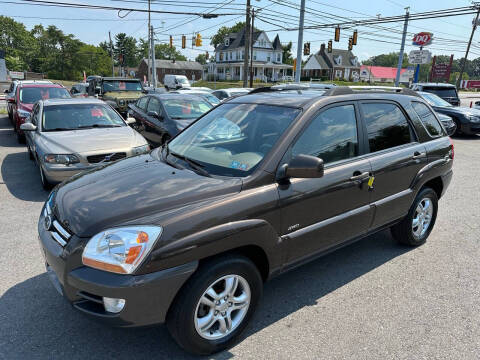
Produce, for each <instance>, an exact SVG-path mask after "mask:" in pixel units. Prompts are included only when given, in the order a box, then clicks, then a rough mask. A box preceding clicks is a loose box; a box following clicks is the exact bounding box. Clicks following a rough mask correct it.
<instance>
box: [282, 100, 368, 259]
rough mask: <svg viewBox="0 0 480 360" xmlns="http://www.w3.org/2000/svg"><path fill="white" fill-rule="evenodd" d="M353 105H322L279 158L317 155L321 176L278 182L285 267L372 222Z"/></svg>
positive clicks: (363, 229)
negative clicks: (321, 163)
mask: <svg viewBox="0 0 480 360" xmlns="http://www.w3.org/2000/svg"><path fill="white" fill-rule="evenodd" d="M358 123H359V116H358V109H357V105H356V104H355V103H353V102H349V103H341V104H335V105H333V106H330V107H328V108H326V109H322V110H321V111H320V112H319V113H318V114H317V115H315V116H314V117H313V118H312V120H311V121H310V123H309V124H308V125H307V126H306V128H304V130H303V132H302V133H301V134H300V135H299V137H297V139H296V140H295V141H294V143H293V146H292V147H291V149H290V150H289V153H287V155H286V157H285V161H282V163H284V162H288V160H289V159H290V158H293V157H295V156H297V155H299V154H305V155H312V156H317V157H319V158H321V159H323V161H324V164H325V169H324V175H323V177H321V178H314V179H299V178H292V179H290V181H289V183H288V184H280V185H279V196H280V206H281V216H282V234H283V236H282V238H283V239H284V240H286V241H287V242H288V246H287V247H288V255H287V259H286V263H287V266H288V265H290V264H294V263H296V262H297V261H302V260H306V259H307V258H309V257H313V256H315V255H316V254H317V253H319V252H322V251H325V250H327V249H329V248H332V247H335V246H337V245H340V244H341V243H343V242H345V241H348V240H350V239H352V238H354V237H356V236H358V235H361V234H365V233H366V232H367V230H368V228H369V225H370V223H371V221H372V217H373V210H372V209H371V207H370V205H369V197H370V194H369V190H368V186H367V181H368V179H369V176H370V172H371V167H370V162H369V161H368V159H364V158H362V157H361V156H360V155H362V154H363V153H364V151H365V146H364V142H363V140H362V139H363V134H362V127H360V126H358Z"/></svg>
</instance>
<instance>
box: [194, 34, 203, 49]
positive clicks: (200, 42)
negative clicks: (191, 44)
mask: <svg viewBox="0 0 480 360" xmlns="http://www.w3.org/2000/svg"><path fill="white" fill-rule="evenodd" d="M195 46H197V47H198V46H202V35H200V34H197V38H196V39H195Z"/></svg>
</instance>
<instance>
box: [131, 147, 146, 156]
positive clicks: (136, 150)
mask: <svg viewBox="0 0 480 360" xmlns="http://www.w3.org/2000/svg"><path fill="white" fill-rule="evenodd" d="M149 151H150V146H149V145H142V146H137V147H134V148H132V155H140V154H145V153H147V152H149Z"/></svg>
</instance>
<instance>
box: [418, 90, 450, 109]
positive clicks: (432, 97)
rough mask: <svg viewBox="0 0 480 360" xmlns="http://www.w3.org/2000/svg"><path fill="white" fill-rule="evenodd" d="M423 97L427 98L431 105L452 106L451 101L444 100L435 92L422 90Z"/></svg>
mask: <svg viewBox="0 0 480 360" xmlns="http://www.w3.org/2000/svg"><path fill="white" fill-rule="evenodd" d="M422 97H423V98H424V99H425V100H427V102H428V103H429V104H430V105H431V106H452V105H451V104H450V103H448V102H446V101H445V100H443V99H442V98H441V97H438V96H437V95H435V94H431V93H427V92H422Z"/></svg>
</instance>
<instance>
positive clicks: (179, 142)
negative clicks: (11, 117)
mask: <svg viewBox="0 0 480 360" xmlns="http://www.w3.org/2000/svg"><path fill="white" fill-rule="evenodd" d="M372 92H373V91H372ZM402 92H403V93H401V94H393V93H392V94H390V93H385V92H377V93H361V92H358V91H357V92H355V91H353V90H350V92H349V90H348V88H343V87H342V88H340V89H338V90H337V89H332V90H329V92H327V93H326V94H325V95H324V96H322V95H319V94H318V93H317V94H315V95H311V94H309V95H304V94H294V93H292V92H291V91H289V92H287V93H285V94H284V93H282V91H275V90H272V91H271V92H267V91H264V92H259V93H254V94H250V95H246V96H241V97H237V98H233V99H231V100H228V101H226V102H225V103H222V104H220V105H218V106H216V107H215V108H214V109H212V110H211V111H210V112H208V113H207V114H205V115H204V116H202V117H201V118H200V119H198V120H197V121H195V122H194V123H193V124H192V125H191V126H189V127H188V128H186V129H185V130H184V131H182V132H181V133H180V134H179V135H177V136H176V137H175V138H173V139H172V140H171V141H170V142H169V143H168V144H166V145H165V146H164V147H162V148H158V149H156V150H153V151H152V152H151V153H149V154H146V155H142V156H137V157H135V158H131V159H126V160H122V161H119V162H116V163H114V164H110V165H107V166H105V167H104V168H102V169H99V170H98V171H95V172H88V173H84V174H82V175H80V176H78V177H76V178H75V179H72V180H71V181H68V182H65V183H63V184H62V185H60V186H59V187H57V188H56V189H55V190H54V191H53V192H52V193H51V195H50V196H49V198H48V200H47V202H46V203H45V205H44V207H43V209H42V212H41V215H40V219H39V223H38V231H39V237H40V243H41V247H42V258H41V261H42V262H44V261H45V262H46V264H47V269H48V272H49V274H50V276H49V278H50V279H52V282H53V283H54V284H55V287H56V288H57V289H58V290H59V292H60V293H61V294H63V295H64V296H65V297H66V298H67V299H68V301H69V302H71V303H72V304H73V306H74V307H75V308H76V309H77V310H79V311H80V312H82V313H84V314H86V315H88V316H90V317H92V318H96V319H98V320H100V321H103V322H106V323H109V324H112V325H117V326H126V327H131V326H137V325H151V324H156V323H161V322H164V321H166V323H167V327H168V330H169V331H170V333H171V334H172V336H173V338H174V339H175V340H176V341H177V342H178V343H179V344H180V346H182V347H183V348H184V349H186V350H188V351H189V352H192V353H197V354H210V353H213V352H216V351H220V350H222V349H225V348H227V347H228V346H230V345H232V344H233V343H234V342H235V341H237V340H238V337H239V335H240V333H241V332H242V330H243V329H244V328H245V326H246V325H247V323H248V322H249V321H250V320H251V319H252V315H253V313H254V311H255V309H256V307H257V305H258V302H259V299H260V297H261V294H262V287H263V286H262V285H263V282H264V281H266V280H267V279H270V278H271V277H273V276H275V275H279V274H280V273H282V272H284V271H286V270H288V269H291V268H294V267H295V266H298V265H300V264H303V263H305V262H307V261H311V260H312V259H314V258H317V257H319V256H322V255H324V254H326V253H328V252H330V251H332V250H334V249H337V248H339V247H341V246H345V245H347V244H349V243H351V242H353V241H355V240H358V239H360V238H362V237H364V236H366V235H369V234H372V233H374V232H376V231H379V230H382V229H387V228H391V229H392V234H393V235H394V237H395V238H396V239H397V240H399V241H400V242H401V243H404V244H407V245H410V246H419V245H421V244H423V243H424V242H425V241H426V239H427V237H428V236H429V234H430V232H431V230H432V228H433V226H434V224H435V219H436V215H437V209H438V199H439V198H440V197H441V196H442V195H443V194H444V193H445V191H446V189H447V187H448V185H449V183H450V180H451V177H452V163H453V157H454V152H453V144H452V143H451V141H450V138H449V137H448V136H446V134H445V132H444V129H443V127H442V126H441V125H440V123H438V120H437V119H436V117H435V116H434V115H433V113H432V112H431V110H430V107H429V106H428V105H427V104H426V103H425V102H424V100H422V98H421V97H419V96H417V95H415V96H410V94H415V93H413V92H412V91H408V89H405V91H402ZM336 94H341V96H337V95H336ZM406 94H409V95H406ZM152 98H153V97H152ZM152 98H150V99H152ZM413 105H415V108H416V109H417V110H419V109H420V108H421V109H422V111H429V112H430V113H431V116H430V117H422V118H420V117H419V116H418V115H417V113H416V110H413V108H412V106H413ZM423 121H427V122H428V123H429V124H430V122H431V123H432V124H431V126H433V127H434V128H435V129H437V131H438V135H435V136H434V135H432V133H431V132H430V133H429V132H427V130H426V128H425V127H424V125H422V122H423ZM359 261H360V260H359ZM316 276H317V277H318V276H321V274H317V275H316ZM284 295H285V296H287V295H288V294H284ZM278 296H283V295H281V294H278ZM296 296H297V297H300V298H301V295H299V294H296ZM299 341H301V340H299Z"/></svg>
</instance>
